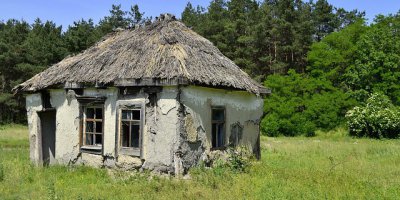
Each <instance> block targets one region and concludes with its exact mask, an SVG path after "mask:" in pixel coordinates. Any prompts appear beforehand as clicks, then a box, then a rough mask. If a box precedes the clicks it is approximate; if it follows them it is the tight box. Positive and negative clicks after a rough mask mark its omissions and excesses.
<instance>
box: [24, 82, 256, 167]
mask: <svg viewBox="0 0 400 200" xmlns="http://www.w3.org/2000/svg"><path fill="white" fill-rule="evenodd" d="M83 95H84V96H105V97H106V101H105V103H104V118H103V120H104V121H103V123H104V132H103V151H102V154H101V155H95V154H91V153H83V152H81V151H80V144H79V141H80V137H81V136H80V130H79V125H80V121H81V119H80V106H79V103H78V101H77V99H76V96H75V92H73V91H72V90H69V91H67V92H66V91H65V90H61V89H60V90H50V97H51V98H50V102H51V105H52V106H53V107H54V108H55V109H56V110H57V114H56V145H55V146H56V151H55V152H56V153H55V155H56V161H57V163H59V164H85V165H90V166H97V167H102V166H106V167H119V168H123V169H139V168H142V169H149V170H155V171H161V172H175V173H182V170H183V169H185V170H186V169H188V168H189V167H191V166H194V165H196V164H197V163H198V161H199V160H200V159H202V158H203V157H204V156H206V155H208V153H209V152H210V148H211V107H212V106H224V107H225V110H226V118H225V128H226V135H225V141H226V144H229V143H230V142H231V141H230V140H231V139H230V136H231V132H232V130H231V129H232V127H233V126H234V125H239V126H240V127H241V128H242V130H243V134H242V135H241V137H240V141H239V144H241V145H246V146H249V148H253V149H254V148H256V147H257V140H258V139H259V122H260V121H259V120H260V117H261V115H262V111H263V109H262V107H263V100H262V98H260V97H256V96H255V95H253V94H249V93H247V92H241V91H229V90H223V89H211V88H205V87H195V86H189V87H176V86H171V87H158V88H141V89H140V90H138V91H137V92H133V93H130V94H129V95H121V94H119V91H118V89H117V88H107V89H95V88H92V89H85V90H84V92H83ZM26 102H27V104H26V105H27V110H28V121H29V130H30V144H31V154H30V157H31V159H32V160H33V161H35V162H38V161H39V160H40V157H39V156H40V152H39V148H38V147H39V145H40V144H39V140H38V138H37V135H38V134H37V133H38V126H39V125H40V124H39V122H40V120H38V115H37V113H36V111H40V110H42V100H41V95H40V94H31V95H28V96H27V99H26ZM129 104H135V105H136V104H140V105H142V107H144V113H145V115H144V116H145V117H144V123H143V127H142V129H143V135H142V137H143V139H142V153H141V156H140V157H138V156H131V155H128V154H124V153H123V152H120V146H119V139H120V138H119V131H118V130H119V123H118V120H119V119H118V113H119V109H120V108H121V107H120V106H121V105H129Z"/></svg>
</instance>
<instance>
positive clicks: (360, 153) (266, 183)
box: [0, 125, 400, 199]
mask: <svg viewBox="0 0 400 200" xmlns="http://www.w3.org/2000/svg"><path fill="white" fill-rule="evenodd" d="M317 135H318V136H316V137H313V138H304V137H296V138H286V137H278V138H267V137H262V143H261V145H262V159H261V161H255V162H253V163H252V166H251V167H249V168H248V172H244V173H235V172H232V171H230V170H229V169H214V170H209V169H201V168H196V169H193V170H192V171H191V180H177V179H174V178H163V177H158V176H151V175H149V174H148V173H140V174H138V173H133V172H129V173H127V172H116V171H110V170H107V169H92V168H90V167H83V166H81V167H63V166H53V167H47V168H37V167H34V166H32V165H30V162H29V145H28V137H27V129H26V127H23V126H15V125H14V126H3V127H0V199H132V198H133V199H398V198H400V140H373V139H355V138H351V137H348V136H346V133H345V131H343V130H337V131H332V132H328V133H318V134H317Z"/></svg>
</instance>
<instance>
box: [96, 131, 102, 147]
mask: <svg viewBox="0 0 400 200" xmlns="http://www.w3.org/2000/svg"><path fill="white" fill-rule="evenodd" d="M95 140H96V141H95V145H101V144H103V135H102V134H96V135H95Z"/></svg>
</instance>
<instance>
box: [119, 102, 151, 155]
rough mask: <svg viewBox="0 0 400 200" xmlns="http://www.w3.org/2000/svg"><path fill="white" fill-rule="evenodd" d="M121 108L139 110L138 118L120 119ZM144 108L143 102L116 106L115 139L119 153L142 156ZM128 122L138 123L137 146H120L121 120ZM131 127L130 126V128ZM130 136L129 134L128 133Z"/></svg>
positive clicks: (121, 138)
mask: <svg viewBox="0 0 400 200" xmlns="http://www.w3.org/2000/svg"><path fill="white" fill-rule="evenodd" d="M123 110H139V111H140V120H133V119H132V120H124V119H122V111H123ZM144 112H145V110H144V105H143V104H139V103H135V104H129V105H120V106H119V108H118V118H117V120H118V122H117V124H118V140H117V144H118V150H119V152H120V153H121V154H123V155H130V156H137V157H142V156H143V155H142V147H143V129H144V121H145V119H144V117H145V114H144ZM123 121H125V122H130V124H131V123H135V124H137V125H139V147H124V146H122V140H123V137H122V134H123V133H122V122H123ZM129 129H131V126H130V128H129ZM130 137H131V135H130Z"/></svg>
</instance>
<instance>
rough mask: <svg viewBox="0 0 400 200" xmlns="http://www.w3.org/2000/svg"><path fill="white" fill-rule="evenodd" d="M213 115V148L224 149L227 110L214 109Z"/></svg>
mask: <svg viewBox="0 0 400 200" xmlns="http://www.w3.org/2000/svg"><path fill="white" fill-rule="evenodd" d="M211 115H212V116H211V124H212V126H211V129H212V130H211V138H212V147H213V148H218V147H223V146H224V145H225V141H224V138H225V109H224V108H212V111H211Z"/></svg>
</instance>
